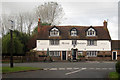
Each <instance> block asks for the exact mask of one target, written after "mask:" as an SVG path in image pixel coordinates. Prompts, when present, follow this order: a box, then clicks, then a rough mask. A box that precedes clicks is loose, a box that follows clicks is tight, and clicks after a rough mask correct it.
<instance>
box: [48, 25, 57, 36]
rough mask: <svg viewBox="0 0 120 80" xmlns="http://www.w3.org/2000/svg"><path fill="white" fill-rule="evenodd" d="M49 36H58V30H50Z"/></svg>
mask: <svg viewBox="0 0 120 80" xmlns="http://www.w3.org/2000/svg"><path fill="white" fill-rule="evenodd" d="M50 36H59V30H58V29H57V28H56V27H54V28H52V29H51V30H50Z"/></svg>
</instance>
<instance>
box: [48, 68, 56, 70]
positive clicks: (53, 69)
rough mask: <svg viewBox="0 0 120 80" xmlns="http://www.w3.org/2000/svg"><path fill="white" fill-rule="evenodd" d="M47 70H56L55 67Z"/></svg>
mask: <svg viewBox="0 0 120 80" xmlns="http://www.w3.org/2000/svg"><path fill="white" fill-rule="evenodd" d="M49 70H57V68H51V69H49Z"/></svg>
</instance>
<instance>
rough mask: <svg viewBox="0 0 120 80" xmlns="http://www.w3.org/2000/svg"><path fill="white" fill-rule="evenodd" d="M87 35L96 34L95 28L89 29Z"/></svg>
mask: <svg viewBox="0 0 120 80" xmlns="http://www.w3.org/2000/svg"><path fill="white" fill-rule="evenodd" d="M87 36H96V32H95V30H94V29H93V28H90V29H88V31H87Z"/></svg>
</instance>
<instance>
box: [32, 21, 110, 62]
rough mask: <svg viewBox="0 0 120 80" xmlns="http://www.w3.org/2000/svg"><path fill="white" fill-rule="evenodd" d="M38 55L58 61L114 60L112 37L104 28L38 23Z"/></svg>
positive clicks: (105, 23)
mask: <svg viewBox="0 0 120 80" xmlns="http://www.w3.org/2000/svg"><path fill="white" fill-rule="evenodd" d="M34 50H36V51H37V55H36V56H38V57H39V58H40V59H41V56H42V55H47V54H48V55H49V56H51V58H52V59H53V60H54V61H58V60H69V59H72V60H76V59H77V60H85V59H88V60H112V58H111V57H112V52H111V50H112V49H111V37H110V34H109V31H108V29H107V22H106V21H104V22H103V26H42V25H41V22H40V19H39V21H38V34H37V40H36V48H35V49H34Z"/></svg>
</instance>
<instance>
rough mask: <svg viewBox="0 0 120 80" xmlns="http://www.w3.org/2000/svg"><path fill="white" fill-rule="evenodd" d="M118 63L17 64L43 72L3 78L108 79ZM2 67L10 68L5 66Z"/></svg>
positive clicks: (11, 74)
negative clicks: (37, 68)
mask: <svg viewBox="0 0 120 80" xmlns="http://www.w3.org/2000/svg"><path fill="white" fill-rule="evenodd" d="M115 63H116V62H51V63H48V62H47V63H43V62H36V63H15V64H14V65H15V66H29V67H39V68H43V70H37V71H29V72H20V73H10V74H3V76H2V77H3V78H108V73H109V72H113V71H115ZM2 66H9V64H3V65H2Z"/></svg>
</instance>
